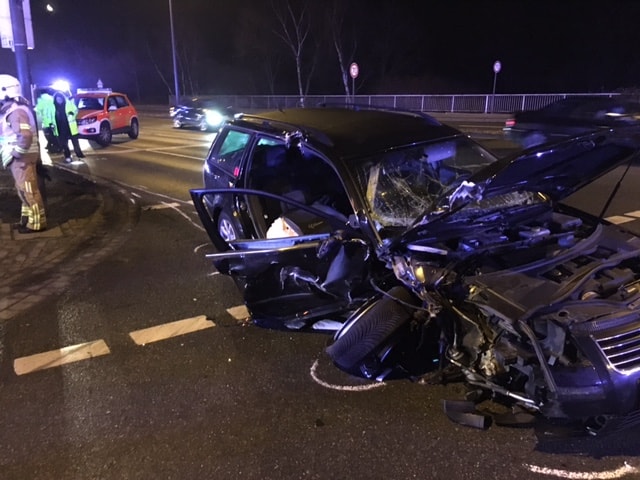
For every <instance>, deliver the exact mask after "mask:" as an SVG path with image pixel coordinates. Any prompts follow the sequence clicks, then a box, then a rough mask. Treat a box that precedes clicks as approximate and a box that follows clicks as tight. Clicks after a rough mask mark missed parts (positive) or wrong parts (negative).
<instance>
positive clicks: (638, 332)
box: [594, 326, 640, 373]
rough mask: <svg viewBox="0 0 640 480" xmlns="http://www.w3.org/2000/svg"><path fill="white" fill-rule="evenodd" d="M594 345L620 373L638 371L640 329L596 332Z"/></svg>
mask: <svg viewBox="0 0 640 480" xmlns="http://www.w3.org/2000/svg"><path fill="white" fill-rule="evenodd" d="M594 339H595V341H596V343H597V344H598V346H599V347H600V349H601V350H602V352H603V353H604V355H605V357H607V360H609V362H610V363H611V365H612V366H613V367H614V368H615V369H616V370H618V371H620V372H622V373H631V372H635V371H638V370H640V328H639V327H637V326H636V327H635V328H633V329H631V330H626V331H617V332H615V333H613V332H611V331H608V332H606V331H605V332H598V334H597V336H595V337H594Z"/></svg>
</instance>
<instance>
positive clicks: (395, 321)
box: [326, 286, 418, 377]
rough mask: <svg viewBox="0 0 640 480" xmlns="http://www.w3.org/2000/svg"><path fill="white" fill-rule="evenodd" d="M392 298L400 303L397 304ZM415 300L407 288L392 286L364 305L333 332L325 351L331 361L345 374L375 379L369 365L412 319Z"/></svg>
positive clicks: (374, 373)
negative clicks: (382, 294)
mask: <svg viewBox="0 0 640 480" xmlns="http://www.w3.org/2000/svg"><path fill="white" fill-rule="evenodd" d="M395 299H397V300H399V301H396V300H395ZM417 303H418V302H417V299H416V298H415V297H414V296H413V295H411V293H409V292H408V291H407V289H406V288H404V287H401V286H398V287H394V288H392V289H391V290H389V291H388V292H387V294H386V295H384V296H382V297H377V298H376V299H374V300H372V301H371V302H369V303H367V304H365V305H364V306H363V307H362V308H361V309H359V310H358V311H357V312H355V313H354V314H353V315H352V316H351V318H349V319H348V320H347V322H346V323H345V324H344V326H343V327H342V328H341V329H340V330H339V331H338V332H337V333H336V335H335V337H334V342H333V343H332V344H331V345H329V346H328V347H327V349H326V352H327V354H328V355H329V357H330V358H331V360H333V362H334V363H335V364H336V365H337V366H338V367H339V368H341V369H342V370H345V371H346V372H349V373H352V374H356V375H364V376H366V377H371V376H375V375H376V372H375V371H374V370H375V368H374V369H372V368H371V367H372V366H371V365H370V363H371V358H372V356H373V355H374V354H375V353H376V352H377V350H379V349H381V348H382V347H384V345H385V342H386V341H387V340H388V339H389V338H390V337H391V336H392V335H393V333H394V332H396V331H397V330H398V329H399V328H400V327H402V326H403V325H404V324H405V323H407V322H408V321H409V320H411V317H412V314H413V312H412V309H411V308H410V307H409V306H407V305H406V304H409V305H417Z"/></svg>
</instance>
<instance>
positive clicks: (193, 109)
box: [169, 98, 233, 132]
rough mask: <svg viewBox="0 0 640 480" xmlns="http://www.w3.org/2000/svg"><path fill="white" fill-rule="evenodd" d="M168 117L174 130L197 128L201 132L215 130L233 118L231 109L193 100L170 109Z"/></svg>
mask: <svg viewBox="0 0 640 480" xmlns="http://www.w3.org/2000/svg"><path fill="white" fill-rule="evenodd" d="M169 115H170V116H171V118H172V119H173V127H174V128H184V127H188V128H197V129H198V130H200V131H202V132H206V131H212V130H217V129H218V128H219V127H220V125H222V123H223V122H224V121H225V120H228V119H229V118H231V117H232V116H233V113H232V110H231V107H222V106H220V105H219V104H218V103H216V102H214V101H211V100H201V99H199V98H193V99H191V100H189V101H188V102H185V104H184V105H179V106H177V107H172V108H171V109H170V110H169Z"/></svg>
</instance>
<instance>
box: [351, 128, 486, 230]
mask: <svg viewBox="0 0 640 480" xmlns="http://www.w3.org/2000/svg"><path fill="white" fill-rule="evenodd" d="M496 160H497V158H496V157H495V156H494V155H492V154H491V153H489V152H487V151H486V150H484V149H483V148H482V147H481V146H479V145H478V144H476V143H475V142H473V141H471V140H469V139H468V138H467V137H458V138H454V139H447V140H445V141H437V142H430V143H423V144H417V145H412V146H411V147H406V148H400V149H396V150H392V151H387V152H384V153H380V154H377V155H374V156H371V157H368V158H366V159H364V161H362V162H360V163H359V164H358V166H357V169H356V175H357V179H358V183H359V184H360V187H361V189H362V191H363V192H366V200H367V203H368V206H369V210H370V212H371V215H372V217H373V220H374V221H375V222H376V223H377V225H378V227H379V228H384V227H409V226H411V225H412V224H413V222H414V221H415V220H416V219H417V218H418V217H420V216H421V215H422V214H424V213H427V212H429V211H431V210H433V209H435V208H436V202H437V200H438V198H439V197H440V196H441V195H442V194H444V193H445V192H447V191H449V190H451V189H453V188H455V187H457V186H459V185H460V183H461V182H462V181H463V180H465V179H467V178H469V177H470V176H471V175H473V174H474V173H475V172H477V171H479V170H481V169H483V168H484V167H486V166H487V165H489V164H491V163H493V162H495V161H496Z"/></svg>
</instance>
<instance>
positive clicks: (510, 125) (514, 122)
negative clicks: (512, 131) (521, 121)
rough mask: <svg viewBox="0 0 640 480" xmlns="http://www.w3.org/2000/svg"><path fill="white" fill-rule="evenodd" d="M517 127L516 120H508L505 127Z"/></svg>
mask: <svg viewBox="0 0 640 480" xmlns="http://www.w3.org/2000/svg"><path fill="white" fill-rule="evenodd" d="M515 125H516V119H515V118H507V120H506V121H505V122H504V126H505V127H515Z"/></svg>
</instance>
